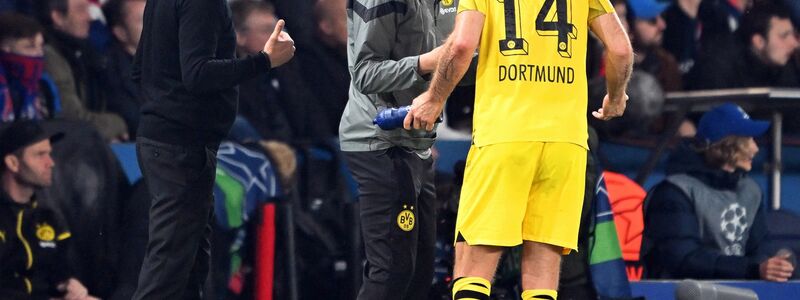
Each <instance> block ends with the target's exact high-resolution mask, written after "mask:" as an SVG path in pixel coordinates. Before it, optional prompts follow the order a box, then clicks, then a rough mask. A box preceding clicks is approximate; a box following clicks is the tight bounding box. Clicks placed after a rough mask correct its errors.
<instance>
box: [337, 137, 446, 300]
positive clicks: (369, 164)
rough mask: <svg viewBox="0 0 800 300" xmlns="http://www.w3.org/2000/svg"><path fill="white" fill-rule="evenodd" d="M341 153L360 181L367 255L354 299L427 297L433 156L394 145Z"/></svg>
mask: <svg viewBox="0 0 800 300" xmlns="http://www.w3.org/2000/svg"><path fill="white" fill-rule="evenodd" d="M344 156H345V159H346V160H347V163H348V166H349V168H350V172H351V173H352V174H353V177H354V178H355V180H356V182H358V193H359V196H358V197H359V205H360V208H361V213H360V218H361V231H362V233H363V236H364V246H365V250H366V256H367V263H366V265H365V266H364V279H363V283H362V285H361V290H360V291H359V293H358V299H360V300H375V299H381V300H392V299H398V300H402V299H409V300H410V299H413V300H418V299H427V298H428V289H429V288H430V286H431V282H432V279H433V260H434V249H435V242H436V192H435V189H434V184H433V179H434V178H433V176H434V170H433V159H432V158H428V159H424V160H423V159H421V158H420V157H419V156H417V154H416V153H414V152H409V151H407V150H404V149H401V148H397V147H395V148H390V149H386V150H379V151H367V152H344Z"/></svg>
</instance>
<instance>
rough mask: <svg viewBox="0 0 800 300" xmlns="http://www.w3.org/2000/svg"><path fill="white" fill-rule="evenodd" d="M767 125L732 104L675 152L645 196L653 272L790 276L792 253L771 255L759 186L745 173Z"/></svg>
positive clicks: (649, 270) (648, 264) (647, 251)
mask: <svg viewBox="0 0 800 300" xmlns="http://www.w3.org/2000/svg"><path fill="white" fill-rule="evenodd" d="M768 127H769V123H768V122H765V121H755V120H750V118H749V116H748V115H747V114H746V113H745V112H744V111H743V110H742V109H741V108H740V107H738V106H737V105H734V104H724V105H722V106H719V107H716V108H714V109H713V110H711V111H709V112H707V113H705V114H704V115H703V117H702V118H701V119H700V122H699V125H698V128H697V142H696V144H695V145H691V146H690V145H688V144H686V145H684V146H683V147H681V148H680V149H679V150H677V151H676V152H675V153H673V155H672V156H671V157H670V163H669V166H668V170H667V172H668V176H667V178H666V179H665V180H664V181H663V182H662V183H660V184H659V185H657V186H656V187H655V188H654V189H653V191H652V192H650V195H649V196H648V199H646V200H645V205H646V208H645V226H644V239H643V243H642V256H643V261H644V263H645V272H646V276H647V277H649V278H663V279H667V278H669V279H681V278H694V279H759V278H760V279H764V280H771V281H786V280H787V279H788V278H790V277H791V275H792V272H793V271H794V268H793V267H792V264H791V263H790V262H789V261H788V257H787V256H785V255H781V256H778V255H775V256H772V257H767V255H765V254H767V253H765V252H766V251H765V249H764V248H765V247H763V246H764V244H765V243H764V241H765V237H766V236H767V227H766V220H765V219H764V218H765V209H764V207H763V205H762V195H761V190H760V189H759V187H758V184H757V183H756V182H755V181H754V180H753V179H751V178H750V177H748V176H747V172H748V171H750V170H751V169H752V167H753V166H752V164H753V157H754V156H755V155H756V153H757V152H758V146H757V145H756V143H755V141H754V140H753V137H757V136H760V135H762V134H764V132H766V131H767V128H768ZM698 145H700V146H698Z"/></svg>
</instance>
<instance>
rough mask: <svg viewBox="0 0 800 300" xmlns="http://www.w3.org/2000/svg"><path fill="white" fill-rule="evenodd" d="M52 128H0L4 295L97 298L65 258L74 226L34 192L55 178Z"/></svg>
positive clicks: (26, 124)
mask: <svg viewBox="0 0 800 300" xmlns="http://www.w3.org/2000/svg"><path fill="white" fill-rule="evenodd" d="M62 136H63V134H60V133H56V134H49V133H46V132H45V131H44V129H42V127H41V126H40V125H39V124H38V123H35V122H34V121H17V122H13V123H11V124H10V125H8V126H7V128H5V129H4V130H3V131H2V132H0V157H2V164H0V187H2V189H0V299H4V300H15V299H47V298H59V299H61V298H65V299H96V298H94V297H92V296H90V295H89V294H88V291H87V289H86V287H84V286H83V284H81V282H80V281H78V280H77V279H75V278H73V277H72V276H71V275H72V274H71V272H70V268H69V266H68V263H67V260H66V253H65V252H66V243H67V241H68V240H69V238H70V232H69V230H68V229H67V226H66V224H65V223H64V222H63V221H62V220H61V219H60V218H59V217H58V215H57V214H56V212H55V211H53V210H51V209H49V208H46V207H42V206H38V205H37V202H36V196H35V193H36V191H37V190H40V189H42V188H46V187H49V186H50V185H51V184H52V179H53V166H54V165H55V163H54V162H53V158H52V157H51V156H50V154H51V152H52V146H51V143H53V142H55V141H57V140H58V139H60V138H61V137H62Z"/></svg>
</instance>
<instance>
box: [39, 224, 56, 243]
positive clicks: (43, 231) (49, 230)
mask: <svg viewBox="0 0 800 300" xmlns="http://www.w3.org/2000/svg"><path fill="white" fill-rule="evenodd" d="M36 237H37V238H39V240H40V241H43V242H49V241H52V240H54V239H55V238H56V231H55V230H53V227H52V226H50V224H47V223H42V224H38V225H36Z"/></svg>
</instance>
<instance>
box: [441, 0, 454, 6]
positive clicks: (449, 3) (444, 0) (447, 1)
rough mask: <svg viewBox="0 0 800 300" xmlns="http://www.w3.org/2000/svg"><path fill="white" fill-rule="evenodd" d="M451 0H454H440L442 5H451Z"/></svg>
mask: <svg viewBox="0 0 800 300" xmlns="http://www.w3.org/2000/svg"><path fill="white" fill-rule="evenodd" d="M453 1H455V0H442V5H443V6H450V5H453Z"/></svg>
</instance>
